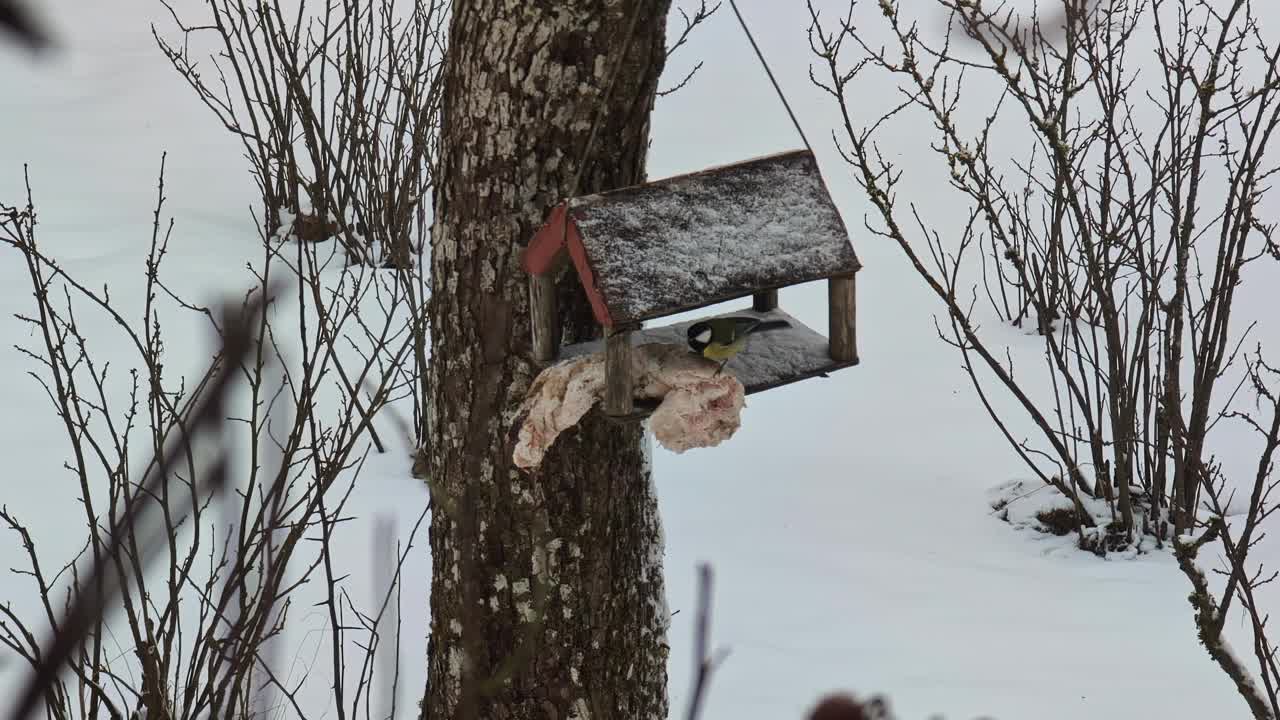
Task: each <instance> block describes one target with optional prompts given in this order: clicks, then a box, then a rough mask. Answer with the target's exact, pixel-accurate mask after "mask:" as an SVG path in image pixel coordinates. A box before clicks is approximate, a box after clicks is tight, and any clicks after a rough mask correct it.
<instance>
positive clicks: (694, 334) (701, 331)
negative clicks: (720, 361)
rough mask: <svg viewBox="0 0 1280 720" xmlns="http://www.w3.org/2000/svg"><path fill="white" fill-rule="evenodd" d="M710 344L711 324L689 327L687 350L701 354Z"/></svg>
mask: <svg viewBox="0 0 1280 720" xmlns="http://www.w3.org/2000/svg"><path fill="white" fill-rule="evenodd" d="M710 344H711V324H710V323H706V322H698V323H694V324H692V325H690V326H689V349H690V350H692V351H694V352H696V353H698V354H699V355H701V354H702V351H703V350H705V349H706V347H707V346H708V345H710Z"/></svg>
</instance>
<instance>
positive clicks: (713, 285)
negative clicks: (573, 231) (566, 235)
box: [570, 153, 858, 323]
mask: <svg viewBox="0 0 1280 720" xmlns="http://www.w3.org/2000/svg"><path fill="white" fill-rule="evenodd" d="M570 212H571V214H572V216H573V218H574V221H575V222H576V224H577V228H578V231H579V232H580V233H581V235H582V244H583V246H584V247H585V248H586V251H587V257H588V260H589V261H590V263H591V267H592V269H593V270H594V272H595V276H596V281H597V283H598V285H599V288H600V291H601V293H602V294H603V295H604V300H605V304H606V305H608V307H609V314H610V316H611V317H612V318H613V320H614V322H615V323H626V322H631V321H635V320H644V319H647V318H650V317H653V316H655V315H662V314H666V313H670V312H674V311H676V310H682V309H688V308H691V307H696V306H698V305H702V304H704V303H706V302H709V301H715V300H724V299H728V298H733V297H740V296H742V295H744V294H750V293H751V292H752V291H754V290H765V289H769V288H775V287H779V286H783V285H790V284H794V283H799V282H805V281H809V280H815V279H818V278H822V277H828V276H830V275H838V274H844V273H850V272H853V271H854V270H856V269H857V268H858V260H857V257H856V256H855V255H854V252H853V248H852V246H851V245H850V244H849V237H848V233H847V232H846V230H845V227H844V222H843V221H842V220H841V218H840V215H839V212H838V211H837V210H836V208H835V207H834V206H833V205H832V203H831V198H830V197H829V196H828V194H827V189H826V186H825V185H824V183H823V181H822V176H821V174H820V173H819V170H818V166H817V165H816V163H815V161H814V159H813V157H812V156H811V155H809V154H808V153H786V154H781V155H775V156H770V157H767V158H762V159H757V160H754V161H750V162H747V163H743V164H740V165H733V166H729V167H724V168H719V169H716V170H715V171H713V172H706V173H695V174H691V175H683V176H680V177H676V178H671V179H668V180H662V181H658V182H655V183H653V184H651V185H646V186H643V187H640V188H637V189H628V190H622V191H616V192H611V193H604V194H600V195H591V196H587V197H585V198H578V199H576V200H574V201H573V202H572V204H571V211H570Z"/></svg>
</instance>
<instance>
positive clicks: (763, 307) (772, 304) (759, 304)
mask: <svg viewBox="0 0 1280 720" xmlns="http://www.w3.org/2000/svg"><path fill="white" fill-rule="evenodd" d="M751 309H752V310H755V311H756V312H769V311H770V310H777V309H778V289H777V288H774V289H773V290H762V291H760V292H758V293H756V294H755V295H752V296H751Z"/></svg>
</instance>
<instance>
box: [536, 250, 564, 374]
mask: <svg viewBox="0 0 1280 720" xmlns="http://www.w3.org/2000/svg"><path fill="white" fill-rule="evenodd" d="M555 277H556V274H555V273H554V272H547V273H541V274H538V273H533V274H530V275H529V314H530V315H531V317H530V325H531V326H532V328H533V357H534V359H535V360H537V361H538V362H544V363H545V362H551V361H553V360H555V359H556V357H557V356H558V355H559V354H560V319H559V317H557V315H558V313H557V312H556V280H555Z"/></svg>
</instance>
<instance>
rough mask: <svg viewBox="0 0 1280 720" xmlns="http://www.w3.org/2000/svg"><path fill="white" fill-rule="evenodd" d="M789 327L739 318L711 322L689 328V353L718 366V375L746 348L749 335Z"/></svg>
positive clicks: (773, 321)
mask: <svg viewBox="0 0 1280 720" xmlns="http://www.w3.org/2000/svg"><path fill="white" fill-rule="evenodd" d="M785 327H791V323H789V322H787V321H786V320H761V319H760V318H754V317H746V316H742V315H737V316H729V317H718V318H711V319H710V320H702V321H700V322H696V323H694V324H692V325H690V326H689V349H690V350H692V351H693V352H695V353H697V354H698V355H701V356H702V357H704V358H707V359H708V360H715V361H716V362H719V363H720V367H719V368H718V369H717V370H716V373H717V374H719V372H720V370H723V369H724V365H725V363H727V362H729V360H731V359H732V358H733V356H734V355H737V354H738V353H739V352H741V351H742V349H743V348H744V347H746V346H747V338H748V337H749V336H750V335H751V334H752V333H757V332H762V331H765V330H777V329H779V328H785Z"/></svg>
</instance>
